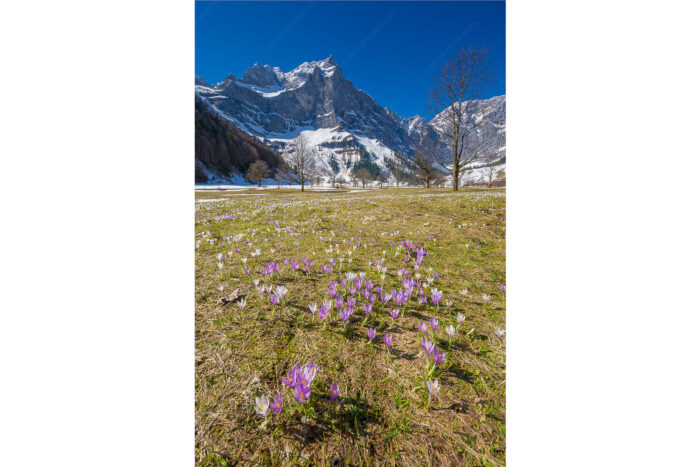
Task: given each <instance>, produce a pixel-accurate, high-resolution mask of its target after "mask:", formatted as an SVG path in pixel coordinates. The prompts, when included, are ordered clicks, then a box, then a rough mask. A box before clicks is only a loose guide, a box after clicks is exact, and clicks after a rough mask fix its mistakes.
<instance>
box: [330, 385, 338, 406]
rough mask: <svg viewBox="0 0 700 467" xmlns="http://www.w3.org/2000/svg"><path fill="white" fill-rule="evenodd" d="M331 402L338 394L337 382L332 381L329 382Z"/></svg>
mask: <svg viewBox="0 0 700 467" xmlns="http://www.w3.org/2000/svg"><path fill="white" fill-rule="evenodd" d="M330 392H331V402H333V401H335V400H336V399H337V398H338V396H339V395H340V389H338V383H336V382H334V383H333V384H331V389H330Z"/></svg>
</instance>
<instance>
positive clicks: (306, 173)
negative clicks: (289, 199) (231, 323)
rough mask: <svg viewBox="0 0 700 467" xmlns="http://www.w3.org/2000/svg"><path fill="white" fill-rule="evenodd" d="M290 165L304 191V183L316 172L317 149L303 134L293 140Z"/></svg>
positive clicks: (291, 171) (290, 169)
mask: <svg viewBox="0 0 700 467" xmlns="http://www.w3.org/2000/svg"><path fill="white" fill-rule="evenodd" d="M288 164H289V171H290V173H291V174H292V175H294V178H295V179H296V181H297V182H299V183H301V191H304V183H306V182H307V181H308V180H309V179H310V178H311V177H312V176H313V175H314V173H315V171H316V149H315V148H314V147H313V146H311V143H310V142H309V140H308V138H307V137H306V136H304V135H303V134H300V135H299V136H297V137H296V138H294V139H293V140H292V143H291V154H290V157H289V159H288Z"/></svg>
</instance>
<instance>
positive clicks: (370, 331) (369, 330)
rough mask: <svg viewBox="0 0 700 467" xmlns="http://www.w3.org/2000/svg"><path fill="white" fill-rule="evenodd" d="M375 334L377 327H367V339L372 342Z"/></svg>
mask: <svg viewBox="0 0 700 467" xmlns="http://www.w3.org/2000/svg"><path fill="white" fill-rule="evenodd" d="M376 335H377V328H367V337H369V341H370V342H372V341H373V340H374V338H375V336H376Z"/></svg>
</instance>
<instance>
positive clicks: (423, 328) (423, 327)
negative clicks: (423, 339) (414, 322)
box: [418, 321, 428, 334]
mask: <svg viewBox="0 0 700 467" xmlns="http://www.w3.org/2000/svg"><path fill="white" fill-rule="evenodd" d="M418 330H419V331H420V332H422V333H423V334H425V333H426V332H428V325H427V324H426V323H425V321H421V322H420V324H419V325H418Z"/></svg>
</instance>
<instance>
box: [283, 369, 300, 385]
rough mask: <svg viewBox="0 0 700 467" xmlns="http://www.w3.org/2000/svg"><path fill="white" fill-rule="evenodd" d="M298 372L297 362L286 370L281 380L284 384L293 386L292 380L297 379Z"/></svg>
mask: <svg viewBox="0 0 700 467" xmlns="http://www.w3.org/2000/svg"><path fill="white" fill-rule="evenodd" d="M298 373H299V364H298V363H297V364H296V365H294V366H293V367H292V368H290V369H289V371H288V372H287V376H283V377H282V382H283V383H284V385H285V386H288V387H290V388H291V387H294V382H295V381H296V379H297V374H298Z"/></svg>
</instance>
